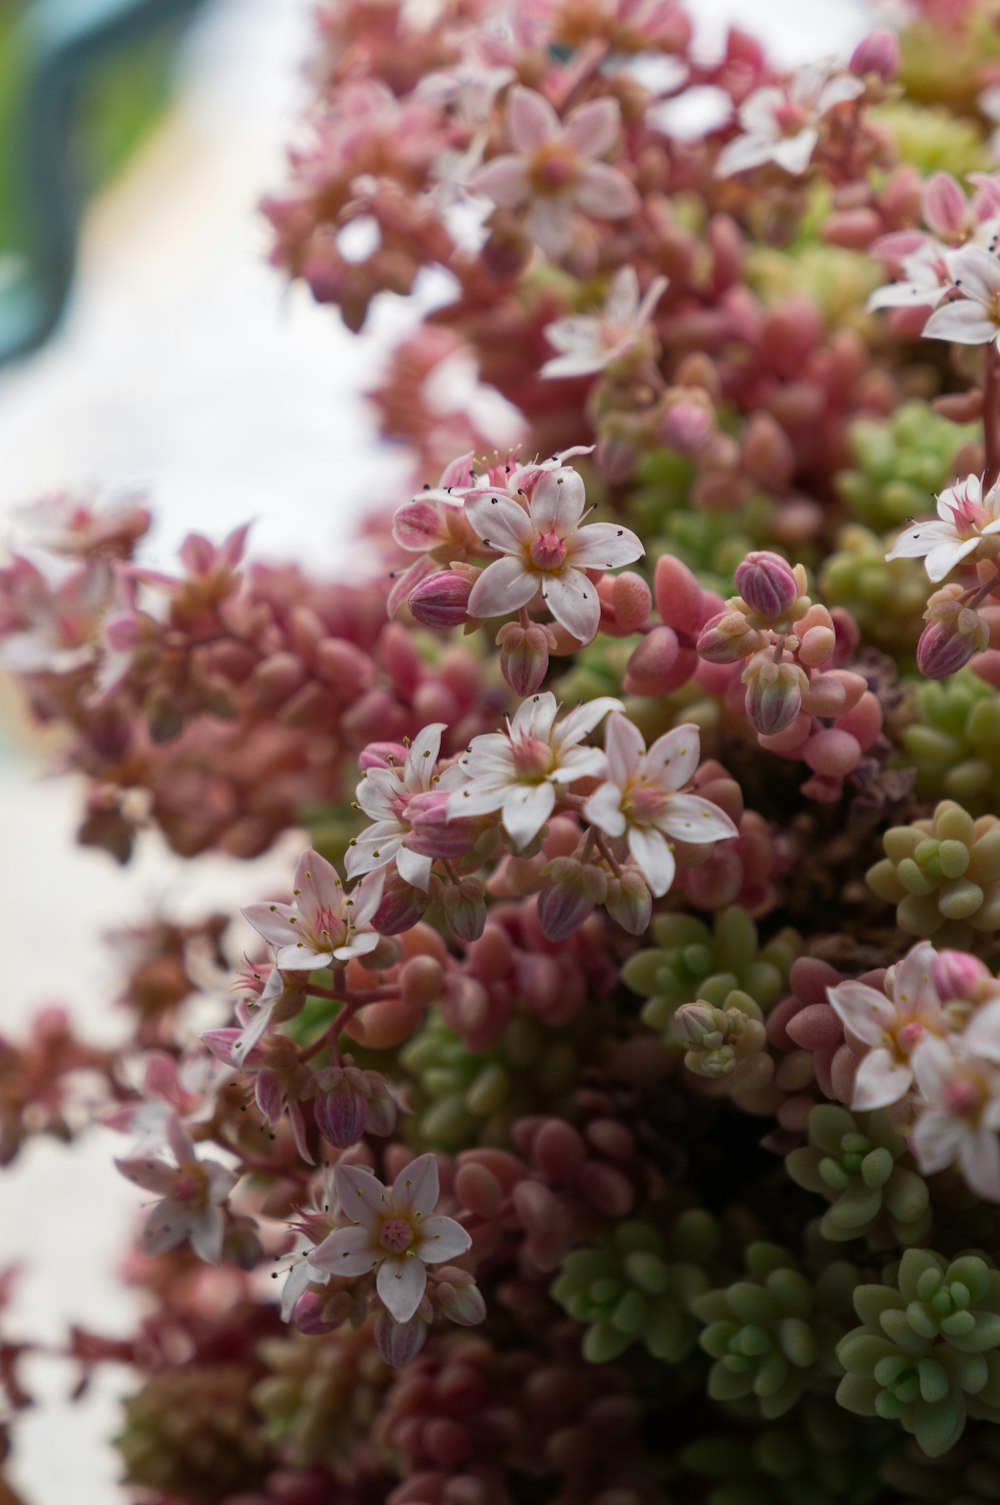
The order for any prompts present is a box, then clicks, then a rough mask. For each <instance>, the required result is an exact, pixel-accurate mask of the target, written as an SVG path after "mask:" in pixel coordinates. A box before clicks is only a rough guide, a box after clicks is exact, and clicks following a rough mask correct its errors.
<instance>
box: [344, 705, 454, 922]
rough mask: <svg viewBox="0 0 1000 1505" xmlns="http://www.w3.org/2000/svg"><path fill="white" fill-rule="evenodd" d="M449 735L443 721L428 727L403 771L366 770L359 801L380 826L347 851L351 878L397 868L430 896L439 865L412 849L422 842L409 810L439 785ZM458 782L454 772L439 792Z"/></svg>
mask: <svg viewBox="0 0 1000 1505" xmlns="http://www.w3.org/2000/svg"><path fill="white" fill-rule="evenodd" d="M444 730H445V723H444V722H443V721H435V722H434V723H433V725H431V726H425V727H424V728H423V730H422V731H421V732H419V733H418V735H417V736H416V737H415V738H414V739H413V742H412V744H411V746H410V748H409V749H408V751H407V754H406V761H405V763H404V764H403V766H402V768H397V767H395V766H393V765H392V764H387V766H386V767H385V768H369V769H367V770H366V772H365V776H364V778H363V779H362V780H361V782H360V784H359V785H358V787H357V791H356V796H355V797H356V799H357V802H358V804H359V805H360V806H361V808H362V810H363V811H364V813H365V814H366V815H367V816H368V817H369V819H370V820H372V821H374V822H375V824H374V825H372V826H369V827H368V829H367V831H365V832H363V834H362V835H361V836H359V837H358V839H357V841H356V842H354V843H353V844H352V845H351V846H350V847H348V849H347V857H346V858H345V866H346V868H347V876H348V877H349V878H356V877H358V876H359V875H360V874H362V873H371V872H377V871H379V870H380V869H382V870H384V869H385V868H387V867H389V866H391V865H392V864H393V863H395V866H396V870H397V871H398V873H399V876H400V877H401V878H402V879H403V880H404V882H406V883H410V884H412V885H413V887H414V888H419V889H422V890H423V892H424V893H426V892H427V885H428V883H429V882H430V876H431V867H432V866H433V862H434V859H433V858H432V857H429V856H426V855H425V854H423V853H421V852H419V851H415V850H414V849H413V847H414V843H415V842H416V840H417V838H416V837H415V836H414V830H413V823H412V820H411V819H410V816H409V814H408V807H409V806H410V805H411V803H412V802H413V801H414V800H417V799H418V797H419V796H420V795H423V794H427V793H429V791H430V789H431V787H432V785H435V778H436V776H435V769H436V768H437V760H438V753H439V752H440V750H441V733H442V732H443V731H444ZM457 781H458V775H457V773H456V771H455V769H453V768H452V769H449V770H446V772H445V773H444V774H442V775H441V776H440V778H437V780H436V786H435V787H437V788H438V789H442V790H443V789H449V788H453V787H454V785H455V783H456V782H457ZM418 807H419V806H418Z"/></svg>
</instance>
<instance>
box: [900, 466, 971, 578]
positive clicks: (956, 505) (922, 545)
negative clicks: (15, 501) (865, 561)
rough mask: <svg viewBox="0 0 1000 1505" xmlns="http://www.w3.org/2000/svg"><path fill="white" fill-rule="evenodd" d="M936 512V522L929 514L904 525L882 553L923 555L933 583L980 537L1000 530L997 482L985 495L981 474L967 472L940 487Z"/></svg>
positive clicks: (906, 557) (906, 555)
mask: <svg viewBox="0 0 1000 1505" xmlns="http://www.w3.org/2000/svg"><path fill="white" fill-rule="evenodd" d="M937 513H938V518H939V519H940V521H938V522H935V521H934V520H933V519H932V518H931V519H927V520H926V521H924V522H919V523H915V524H914V525H913V527H912V528H906V529H904V531H903V532H902V533H901V534H900V535H899V537H898V538H897V539H896V542H895V543H894V544H893V546H892V549H891V551H890V552H889V553H888V554H887V555H886V556H885V557H886V559H924V561H925V564H924V567H925V569H926V570H927V574H928V577H929V578H930V579H931V580H933V581H934V582H935V584H936V583H937V582H938V581H939V580H943V579H944V578H945V576H946V575H950V574H951V572H952V570H953V569H954V568H955V566H956V565H958V564H961V562H962V560H963V559H968V557H969V556H970V555H971V554H975V552H976V550H977V549H979V548H980V546H981V544H982V542H983V539H985V538H989V537H992V535H993V534H995V533H1000V482H995V483H994V484H993V485H992V486H991V487H990V489H989V491H988V492H987V493H986V495H985V496H984V495H983V483H982V479H981V477H979V476H966V478H965V480H964V481H956V482H955V485H954V486H949V487H948V488H947V490H946V491H942V493H941V495H940V496H939V497H938V502H937Z"/></svg>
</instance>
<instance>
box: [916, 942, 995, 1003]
mask: <svg viewBox="0 0 1000 1505" xmlns="http://www.w3.org/2000/svg"><path fill="white" fill-rule="evenodd" d="M931 976H932V978H933V979H934V986H935V987H936V988H937V990H938V996H939V997H940V999H941V1001H942V1003H945V1002H947V1001H948V1000H949V999H952V998H965V999H974V998H975V997H976V995H977V993H978V991H979V987H980V984H982V983H983V982H987V981H992V973H991V972H990V969H989V967H987V966H986V964H985V963H984V962H981V961H980V960H979V958H978V957H976V956H970V955H969V953H968V952H967V951H939V952H938V953H937V955H936V956H935V958H934V961H933V962H932V964H931Z"/></svg>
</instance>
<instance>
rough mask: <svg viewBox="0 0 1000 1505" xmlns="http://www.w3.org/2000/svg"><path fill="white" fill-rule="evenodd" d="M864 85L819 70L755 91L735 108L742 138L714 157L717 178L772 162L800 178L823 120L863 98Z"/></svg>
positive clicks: (846, 76)
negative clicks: (848, 103)
mask: <svg viewBox="0 0 1000 1505" xmlns="http://www.w3.org/2000/svg"><path fill="white" fill-rule="evenodd" d="M864 90H865V86H864V84H863V83H862V82H861V80H860V79H859V78H854V77H852V76H851V74H849V73H840V74H835V75H833V76H832V77H831V76H830V73H829V72H828V70H827V69H825V68H821V67H808V68H802V69H800V70H799V72H798V73H796V74H794V75H793V76H792V78H790V79H789V80H788V82H787V83H786V84H783V85H778V84H768V85H767V86H766V87H765V88H763V89H757V90H755V91H754V93H753V94H751V95H750V96H749V97H748V98H747V99H745V100H744V102H743V104H742V105H741V106H740V112H739V122H740V126H741V129H742V134H741V135H739V136H737V137H736V139H735V140H734V141H730V142H729V144H728V145H727V146H724V147H723V149H722V151H721V152H720V153H719V160H718V162H717V163H716V168H715V170H716V172H717V173H718V174H719V176H720V177H729V176H730V175H731V174H732V173H736V172H745V171H746V170H747V169H748V168H751V167H761V166H763V164H764V163H765V162H774V163H775V164H776V165H777V166H778V167H782V168H784V170H785V172H789V173H793V174H795V176H799V175H800V174H802V173H804V172H805V170H806V168H807V167H808V166H809V163H810V162H811V161H812V155H813V152H814V151H815V150H816V145H817V143H818V141H819V123H820V121H821V120H822V118H823V116H824V115H826V114H827V113H828V112H829V111H830V110H832V109H834V108H835V106H837V105H839V104H843V103H844V102H845V101H846V100H850V99H857V97H858V95H859V94H863V93H864Z"/></svg>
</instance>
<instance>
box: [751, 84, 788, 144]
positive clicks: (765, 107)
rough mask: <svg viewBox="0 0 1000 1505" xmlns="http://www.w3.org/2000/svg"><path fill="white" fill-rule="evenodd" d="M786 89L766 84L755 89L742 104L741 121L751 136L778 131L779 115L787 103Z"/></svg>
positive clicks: (766, 134)
mask: <svg viewBox="0 0 1000 1505" xmlns="http://www.w3.org/2000/svg"><path fill="white" fill-rule="evenodd" d="M787 102H788V101H787V99H786V96H785V91H784V89H782V88H780V87H779V86H778V85H777V84H766V85H765V87H764V88H763V89H755V90H754V92H753V93H752V94H751V95H749V96H748V98H746V99H745V100H744V101H743V103H742V104H741V105H740V112H739V122H740V125H741V126H742V127H743V129H744V130H745V131H746V132H747V133H748V134H749V135H751V136H769V135H774V134H775V133H776V132H777V128H778V127H777V120H778V115H779V113H780V112H782V111H783V110H784V108H785V105H786V104H787Z"/></svg>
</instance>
